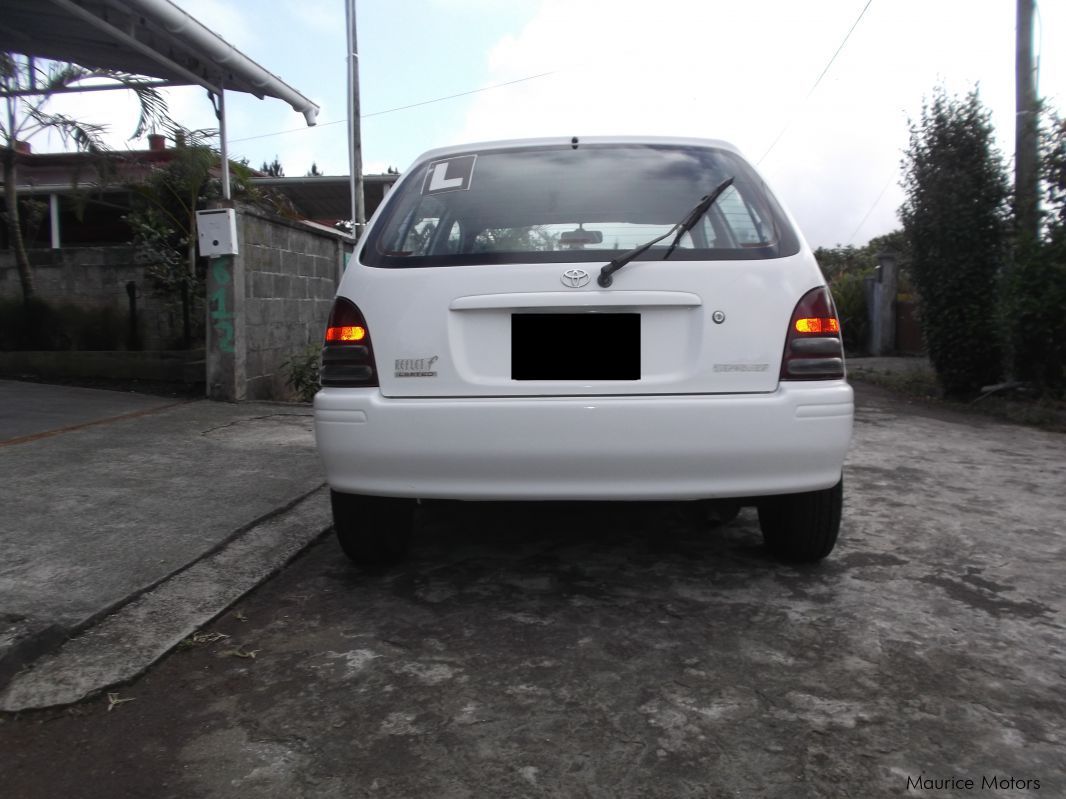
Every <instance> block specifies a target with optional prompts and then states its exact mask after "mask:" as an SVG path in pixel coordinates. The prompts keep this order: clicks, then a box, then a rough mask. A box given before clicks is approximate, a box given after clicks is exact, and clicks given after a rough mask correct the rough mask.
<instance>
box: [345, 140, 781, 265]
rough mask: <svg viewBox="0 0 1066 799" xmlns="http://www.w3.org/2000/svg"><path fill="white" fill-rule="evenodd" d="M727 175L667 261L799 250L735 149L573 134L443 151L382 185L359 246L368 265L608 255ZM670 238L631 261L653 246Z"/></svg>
mask: <svg viewBox="0 0 1066 799" xmlns="http://www.w3.org/2000/svg"><path fill="white" fill-rule="evenodd" d="M727 178H733V179H734V182H733V184H732V186H730V187H729V188H728V189H726V190H725V192H723V193H722V195H721V196H720V197H719V198H718V200H717V201H716V202H715V204H714V205H713V206H712V207H711V208H710V210H709V211H708V212H707V213H706V214H705V215H704V217H703V218H702V219H701V220H700V222H699V223H698V224H697V225H696V226H695V227H693V228H692V230H691V231H690V232H689V233H686V234H685V235H684V236H683V238H682V239H681V242H680V243H679V244H678V246H677V249H676V250H674V252H673V253H672V254H671V256H670V257H671V259H672V260H738V259H739V260H754V259H763V258H780V257H783V256H786V255H794V254H795V253H796V252H798V251H799V241H798V239H797V237H796V234H795V233H794V232H793V230H792V229H791V227H790V226H789V224H788V221H787V220H786V219H785V216H784V214H783V213H782V211H781V209H780V207H779V206H778V204H777V203H776V201H775V200H774V198H773V196H772V195H771V194H770V192H769V190H768V189H767V188H766V186H765V185H764V184H763V182H762V181H761V180H760V178H759V177H758V176H757V175H756V174H755V173H754V171H753V170H752V169H751V168H750V167H749V166H748V165H747V164H746V163H745V162H744V160H743V159H742V158H740V157H739V156H737V155H735V154H733V153H731V152H729V151H726V150H720V149H715V148H710V147H692V146H677V145H633V144H624V145H623V144H618V145H608V144H588V145H586V144H582V145H579V146H578V147H576V148H575V147H573V146H571V145H569V144H567V145H563V146H558V147H556V146H537V147H517V148H515V149H508V150H495V149H494V150H488V151H486V152H477V151H476V150H472V151H470V152H467V153H461V154H454V155H449V156H447V157H444V158H440V159H438V160H432V161H426V162H422V163H419V164H417V165H416V166H415V167H414V168H413V170H412V171H411V172H410V173H409V174H408V175H406V176H405V177H404V179H403V180H402V181H400V183H399V184H398V185H397V186H396V188H395V189H393V191H392V192H391V193H390V194H389V196H388V199H387V202H386V205H385V207H384V208H383V209H382V217H381V218H380V220H379V221H378V222H377V223H375V225H374V226H373V228H372V230H371V231H370V233H369V236H368V238H367V241H366V244H365V246H364V247H363V250H362V253H361V256H360V258H361V260H362V262H363V263H364V264H366V265H368V266H380V267H424V266H458V265H466V264H489V263H569V262H575V261H576V262H598V261H609V260H611V259H612V258H614V257H616V256H617V255H619V254H620V253H623V252H625V251H626V250H630V249H632V248H634V247H637V246H639V245H641V244H644V243H645V242H647V241H649V240H651V239H653V238H655V237H657V236H661V235H662V234H664V233H666V232H667V231H668V230H669V229H670V228H671V227H672V226H673V225H674V224H675V223H677V222H679V221H681V220H682V219H683V218H684V217H685V215H686V214H687V213H688V212H689V211H690V210H691V209H692V208H693V207H694V206H695V205H696V204H697V203H698V202H699V201H700V198H702V197H703V196H705V195H707V194H709V193H710V192H711V191H712V190H713V189H714V188H715V187H716V186H718V185H719V184H720V183H721V182H722V181H724V180H726V179H727ZM669 244H670V239H669V238H668V239H666V240H664V241H663V242H661V244H659V245H657V246H655V247H653V248H652V249H650V250H648V251H647V252H646V253H644V254H643V255H641V256H640V260H656V259H659V258H661V257H662V256H663V254H664V253H665V252H666V249H667V247H668V246H669Z"/></svg>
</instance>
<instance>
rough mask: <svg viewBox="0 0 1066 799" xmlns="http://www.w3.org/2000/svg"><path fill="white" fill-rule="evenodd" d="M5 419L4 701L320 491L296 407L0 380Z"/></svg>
mask: <svg viewBox="0 0 1066 799" xmlns="http://www.w3.org/2000/svg"><path fill="white" fill-rule="evenodd" d="M0 407H3V408H4V412H3V416H2V418H0V486H2V492H3V497H4V499H3V503H2V506H3V513H2V514H0V552H3V553H4V557H3V559H2V561H0V688H3V687H4V684H5V683H6V682H8V681H9V680H10V679H11V678H12V677H13V675H14V674H15V673H16V672H17V671H18V669H19V668H21V667H23V666H25V665H26V664H27V663H30V662H32V661H33V660H34V659H36V658H38V657H40V656H41V655H42V654H43V653H46V652H49V651H52V650H54V649H56V648H57V647H58V646H59V645H61V644H63V642H64V641H65V640H66V638H67V637H68V636H69V635H71V634H72V633H74V632H76V631H78V630H81V629H83V628H85V627H87V626H88V625H90V624H91V623H93V622H96V621H98V620H99V619H101V618H102V617H104V616H105V615H106V614H107V613H109V612H110V611H112V610H114V609H115V608H117V607H120V606H122V605H125V604H126V603H128V602H130V601H131V600H132V599H134V598H136V597H138V596H140V595H141V594H143V593H144V592H146V591H148V590H149V589H151V588H153V587H154V586H156V585H159V584H161V583H162V582H164V581H166V580H167V579H168V578H170V577H172V576H173V575H175V574H177V573H179V572H181V571H183V570H185V569H186V568H188V567H189V566H190V565H191V564H193V563H196V562H198V561H200V560H201V559H203V558H204V557H205V556H206V555H208V554H209V553H211V552H213V551H215V550H216V549H218V548H220V547H222V546H223V545H224V544H226V543H227V542H230V541H232V540H233V539H234V537H235V536H239V535H240V534H242V533H244V532H247V531H249V530H251V529H252V528H254V527H255V523H256V522H258V521H261V520H264V519H265V518H267V517H269V516H271V515H272V514H275V513H276V512H277V511H279V510H280V509H283V508H287V507H289V506H291V505H293V504H294V503H296V502H297V501H298V500H300V499H301V498H303V497H305V496H307V495H308V494H310V493H311V492H313V491H315V490H316V489H318V488H319V487H320V486H321V485H322V484H323V476H322V471H321V467H320V465H319V463H318V459H317V455H316V454H315V451H314V441H313V436H312V433H311V417H310V410H309V409H308V408H306V407H303V406H292V405H281V404H244V405H227V404H220V403H209V402H206V401H198V402H178V403H175V402H174V400H167V399H160V398H157V397H142V396H137V395H132V394H124V393H120V392H112V391H100V390H95V389H83V388H75V387H70V386H48V385H41V384H35V383H16V382H12V381H0ZM318 516H321V514H318ZM319 523H320V526H319V529H318V530H316V531H314V532H315V534H317V533H318V532H321V530H322V529H324V528H325V527H328V525H329V521H328V519H325V518H322V519H320V522H319ZM301 535H305V534H303V533H302V534H301ZM307 535H310V534H307ZM310 537H313V535H310ZM306 540H309V538H307V537H305V538H304V543H306ZM288 554H289V556H291V554H294V553H291V552H290V553H288ZM263 568H264V569H266V571H264V572H263V573H261V574H260V575H259V577H260V578H261V577H262V576H265V575H266V574H269V573H270V571H271V570H272V569H273V568H276V566H271V565H269V564H263ZM240 578H241V579H243V580H245V581H246V582H244V583H242V584H243V585H244V586H245V588H244V590H247V589H248V588H251V587H252V586H254V585H255V584H256V580H255V579H252V580H250V581H249V580H248V579H247V578H248V575H245V574H241V575H240ZM233 579H235V578H228V577H226V576H224V575H222V576H220V578H219V580H218V581H216V583H215V585H214V586H213V587H214V588H218V587H220V586H222V583H225V582H227V581H231V580H233ZM203 589H204V590H205V591H207V590H211V589H209V588H208V587H207V586H204V587H203ZM223 593H225V592H223ZM229 601H231V600H229ZM226 604H228V601H225V602H223V603H222V604H220V605H218V606H217V607H215V608H214V609H213V610H211V611H210V612H208V613H207V616H206V617H207V618H209V617H210V616H211V615H214V613H217V612H218V611H220V610H222V609H223V608H224V607H225V606H226ZM150 662H151V660H149V661H147V662H146V663H144V665H145V666H146V665H148V663H150ZM98 687H103V686H98Z"/></svg>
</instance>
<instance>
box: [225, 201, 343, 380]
mask: <svg viewBox="0 0 1066 799" xmlns="http://www.w3.org/2000/svg"><path fill="white" fill-rule="evenodd" d="M237 237H238V249H239V253H238V255H236V256H234V257H232V258H220V259H214V260H213V261H212V266H211V267H210V268H209V269H208V289H207V297H208V306H209V307H208V320H209V322H210V323H211V324H210V325H209V331H208V347H207V350H208V395H209V396H211V397H213V398H216V399H225V400H262V399H273V400H284V399H291V398H292V396H293V392H292V389H291V388H290V387H289V386H288V383H287V380H288V368H287V367H286V361H288V360H289V359H290V358H292V357H293V356H295V355H299V354H301V353H303V352H304V351H305V350H306V349H307V348H308V347H310V346H320V345H321V342H322V337H323V334H324V333H325V328H326V322H327V321H328V320H329V312H330V308H331V307H332V306H333V298H334V294H335V293H336V291H337V283H338V282H339V280H340V276H341V274H342V271H343V268H344V266H343V265H344V257H345V254H346V253H348V252H350V251H351V242H350V239H349V238H348V237H347V236H345V235H344V234H341V233H339V232H337V233H334V232H332V231H328V230H325V229H322V228H319V227H317V226H311V225H307V224H304V223H302V222H296V221H292V220H287V219H282V218H279V217H274V216H270V215H268V214H266V213H263V212H260V211H257V210H254V209H247V208H242V209H240V210H239V211H238V214H237ZM229 348H232V352H228V351H227V350H228V349H229Z"/></svg>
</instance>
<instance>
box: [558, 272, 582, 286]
mask: <svg viewBox="0 0 1066 799" xmlns="http://www.w3.org/2000/svg"><path fill="white" fill-rule="evenodd" d="M559 279H560V280H562V282H563V285H564V286H567V287H569V288H572V289H579V288H581V287H582V286H587V285H588V282H589V273H588V272H586V271H585V270H584V269H567V270H566V271H565V272H563V276H562V277H561V278H559Z"/></svg>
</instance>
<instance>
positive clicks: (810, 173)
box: [455, 0, 1066, 246]
mask: <svg viewBox="0 0 1066 799" xmlns="http://www.w3.org/2000/svg"><path fill="white" fill-rule="evenodd" d="M864 4H865V3H864V0H820V1H819V2H817V3H810V2H808V3H797V2H789V1H786V0H762V2H749V3H743V4H740V3H731V4H724V3H695V2H686V1H684V0H659V2H657V3H655V4H654V5H653V6H650V7H649V5H648V4H647V3H646V2H639V3H638V2H636V0H612V1H611V2H598V1H597V0H544V2H542V3H541V5H540V8H539V10H538V11H537V12H536V13H535V14H534V16H533V17H532V18H531V19H530V20H529V21H528V23H527V24H526V25H525V27H524V28H522V29H521V30H520V31H518V32H516V33H513V34H511V35H508V36H505V37H503V38H501V39H500V40H499V41H498V42H497V43H496V45H495V46H494V47H493V48H492V50H491V51H490V52H489V54H488V56H487V58H486V66H487V70H488V78H487V80H486V82H487V83H497V82H503V81H507V80H514V79H517V78H521V77H525V76H528V75H533V74H537V73H541V72H547V71H555V72H556V74H553V75H551V76H549V77H544V78H539V79H536V80H531V81H526V82H523V83H520V84H516V85H514V86H511V87H508V88H506V89H501V90H497V91H491V92H485V93H483V94H479V95H476V96H475V97H474V98H472V100H471V102H470V105H469V111H468V113H467V117H466V125H465V127H464V128H463V130H462V131H461V133H460V134H458V135H457V136H456V137H455V141H456V142H459V141H481V140H486V139H494V138H513V137H527V136H539V135H559V136H567V137H568V136H571V135H592V134H612V133H613V134H638V135H639V134H657V135H682V136H698V137H706V138H723V139H727V140H729V141H732V142H733V143H734V144H736V145H737V146H738V147H740V149H741V150H742V151H743V152H745V153H746V154H747V155H748V157H749V158H750V159H751V160H753V161H757V160H759V159H760V158H761V157H762V156H763V154H764V153H766V151H767V149H768V148H770V146H771V144H772V143H773V142H774V140H775V138H776V137H777V136H778V135H779V134H780V133H781V131H782V130H783V129H784V130H785V132H784V135H783V136H781V138H780V140H779V141H778V142H777V144H776V145H775V146H774V148H773V150H772V152H770V153H769V155H768V156H767V157H766V158H765V159H764V160H763V161H762V163H761V165H760V169H761V170H762V171H763V173H764V174H766V176H767V178H768V180H769V181H770V182H771V184H772V185H773V186H774V187H775V190H776V191H777V193H778V194H779V195H780V196H781V197H782V199H783V200H784V201H785V202H786V204H787V205H788V206H789V207H790V209H791V210H792V211H793V213H794V215H795V216H796V217H797V218H798V220H799V222H800V226H801V228H802V229H803V231H804V233H805V235H806V236H807V238H808V240H810V241H811V243H812V245H814V246H817V245H823V244H824V245H832V244H835V243H837V242H841V243H848V241H849V240H850V239H851V236H852V234H853V233H855V234H856V238H855V243H856V244H862V243H864V242H865V241H866V240H867V239H868V238H870V237H871V236H873V235H877V234H879V233H884V232H887V231H888V230H890V229H892V228H894V227H895V226H896V224H897V223H896V219H895V209H896V208H897V207H898V206H899V204H900V202H901V200H902V193H901V191H900V190H899V189H898V187H897V186H896V184H897V183H898V176H899V162H900V159H901V157H902V151H903V150H904V149H905V147H906V145H907V119H908V117H917V116H918V114H919V113H920V109H921V102H922V98H923V96H928V95H929V94H930V93H931V92H932V90H933V88H934V86H936V85H937V83H938V82H942V83H943V84H944V85H945V86H946V87H947V88H948V89H949V90H951V91H958V92H965V91H967V90H969V89H971V88H972V87H973V86H974V84H975V83H978V82H979V83H980V87H981V95H982V99H983V101H984V102H985V103H986V104H987V105H988V106H989V107H990V108H991V109H992V110H993V111H994V113H995V124H996V126H997V129H998V131H999V137H1000V140H1001V142H1002V144H1001V146H1002V147H1004V149H1007V148H1009V146H1010V142H1011V141H1012V136H1013V79H1014V76H1013V69H1014V66H1013V53H1014V28H1013V24H1014V20H1013V13H1014V7H1013V4H1011V3H996V4H981V9H982V10H981V13H974V12H975V6H974V4H971V3H958V2H955V3H949V2H928V0H924V1H923V2H919V0H894V2H892V3H888V2H881V3H878V2H875V3H873V4H872V5H871V7H870V8H869V10H868V12H867V14H866V16H865V17H864V19H863V20H862V22H861V23H860V24H859V25H858V27H857V28H856V29H855V31H854V33H853V34H852V36H851V38H850V40H849V41H848V43H847V45H846V47H845V48H844V49H843V51H841V53H840V55H839V56H838V58H837V60H836V62H835V63H834V64H833V66H832V68H831V69H830V71H829V72H828V73H827V74H826V76H825V77H824V79H823V80H822V82H821V84H820V85H819V86H818V88H817V89H816V90H815V91H814V93H813V94H811V95H810V97H808V96H807V95H808V93H809V92H810V90H811V87H812V85H813V84H814V82H815V79H816V78H817V77H818V75H819V73H821V71H822V70H823V68H824V67H825V65H826V63H827V62H828V60H829V58H830V56H831V55H832V54H833V52H834V51H835V50H836V48H837V47H838V46H839V45H840V42H841V41H842V40H843V38H844V36H845V34H846V33H847V32H848V29H849V28H850V27H851V25H852V24H853V23H854V21H855V19H856V18H857V16H858V15H859V12H860V11H861V10H862V8H863V6H864ZM1045 16H1048V15H1045ZM1049 27H1050V25H1049ZM1045 39H1047V37H1045ZM1048 55H1052V54H1051V53H1050V52H1049V53H1048ZM1052 57H1053V56H1052ZM1042 78H1043V80H1042V85H1043V86H1044V91H1045V93H1046V94H1047V93H1053V91H1054V88H1055V87H1058V89H1059V90H1060V91H1061V90H1062V88H1063V87H1064V83H1066V81H1064V78H1063V75H1062V72H1061V67H1060V66H1059V65H1057V64H1056V65H1052V66H1051V68H1050V69H1049V68H1048V63H1047V59H1045V64H1044V71H1043V76H1042ZM1008 151H1009V149H1008ZM886 182H887V183H888V188H887V189H886V188H885V187H886ZM882 192H883V194H882ZM879 195H881V201H880V202H879V203H878V204H877V206H876V207H875V208H874V209H873V211H872V213H870V216H869V218H868V220H867V221H866V222H865V223H864V224H863V225H862V227H861V229H859V230H858V231H856V228H858V226H859V225H860V223H861V222H862V220H863V217H864V216H866V215H867V213H868V212H870V211H871V207H872V206H873V204H874V202H875V200H877V198H878V196H879Z"/></svg>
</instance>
